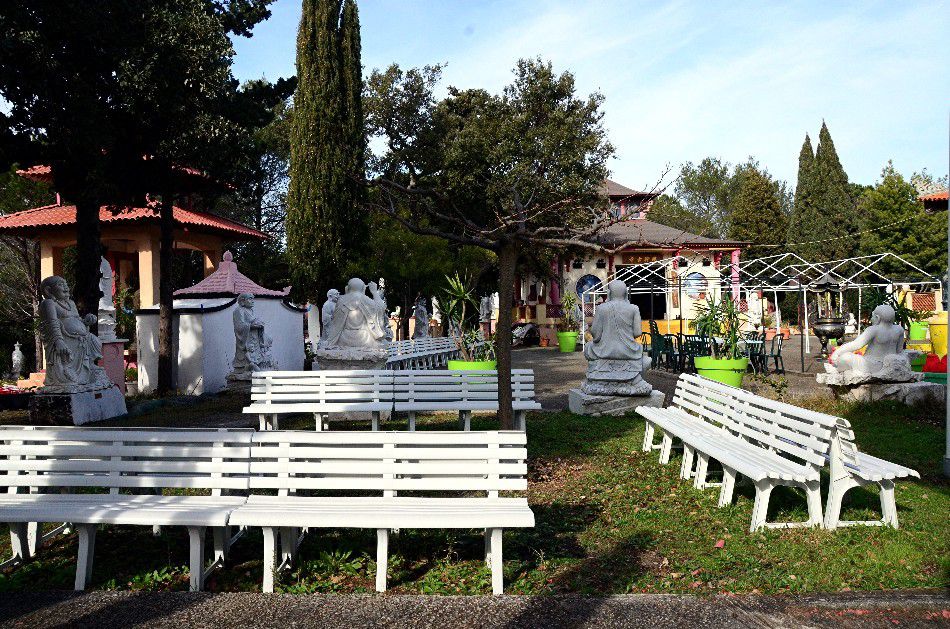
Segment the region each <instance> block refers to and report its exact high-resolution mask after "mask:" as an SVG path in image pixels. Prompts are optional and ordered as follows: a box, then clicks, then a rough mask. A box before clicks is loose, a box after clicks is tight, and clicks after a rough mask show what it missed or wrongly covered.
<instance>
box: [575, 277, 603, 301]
mask: <svg viewBox="0 0 950 629" xmlns="http://www.w3.org/2000/svg"><path fill="white" fill-rule="evenodd" d="M599 284H600V278H599V277H597V276H596V275H585V276H584V277H582V278H581V279H579V280H577V286H576V287H575V288H576V289H577V294H578V295H581V296H582V295H583V294H584V293H586V292H587V291H589V290H591V289H592V288H594V287H595V286H598V285H599Z"/></svg>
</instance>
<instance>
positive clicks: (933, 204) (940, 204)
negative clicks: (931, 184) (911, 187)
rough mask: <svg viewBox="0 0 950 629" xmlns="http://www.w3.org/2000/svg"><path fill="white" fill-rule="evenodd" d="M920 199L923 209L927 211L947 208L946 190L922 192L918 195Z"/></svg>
mask: <svg viewBox="0 0 950 629" xmlns="http://www.w3.org/2000/svg"><path fill="white" fill-rule="evenodd" d="M920 200H921V202H923V204H924V209H925V210H927V211H928V212H933V211H940V210H946V209H947V204H948V195H947V191H946V190H940V191H938V192H931V193H929V194H922V195H920Z"/></svg>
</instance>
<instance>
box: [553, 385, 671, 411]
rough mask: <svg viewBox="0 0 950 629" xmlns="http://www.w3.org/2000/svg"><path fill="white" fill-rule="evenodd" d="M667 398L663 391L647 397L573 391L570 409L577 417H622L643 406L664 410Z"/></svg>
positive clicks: (570, 397) (569, 401) (570, 396)
mask: <svg viewBox="0 0 950 629" xmlns="http://www.w3.org/2000/svg"><path fill="white" fill-rule="evenodd" d="M665 398H666V396H665V395H663V392H662V391H651V392H649V393H647V394H646V395H591V394H589V393H584V391H582V390H581V389H571V390H570V392H569V393H568V407H569V408H570V410H571V412H572V413H575V414H577V415H589V416H591V417H600V416H602V415H610V416H613V417H620V416H621V415H627V414H628V413H633V412H635V411H636V410H637V409H638V408H639V407H641V406H646V407H653V408H662V407H663V401H664V400H665Z"/></svg>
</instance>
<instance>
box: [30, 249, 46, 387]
mask: <svg viewBox="0 0 950 629" xmlns="http://www.w3.org/2000/svg"><path fill="white" fill-rule="evenodd" d="M35 247H36V250H37V251H36V255H34V256H33V260H32V262H31V264H30V273H31V274H32V276H33V290H32V295H31V296H30V301H31V305H32V306H33V321H35V322H36V324H37V325H36V326H34V329H33V347H34V349H35V350H36V371H40V370H42V369H43V367H44V356H43V337H41V336H40V326H39V321H40V300H41V299H42V298H43V296H42V295H41V294H40V280H41V279H42V278H40V256H39V252H38V250H39V248H40V247H39V244H37V245H35Z"/></svg>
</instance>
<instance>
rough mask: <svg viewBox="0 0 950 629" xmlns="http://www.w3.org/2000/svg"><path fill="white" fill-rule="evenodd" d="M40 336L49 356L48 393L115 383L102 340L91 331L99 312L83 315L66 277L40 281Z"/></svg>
mask: <svg viewBox="0 0 950 629" xmlns="http://www.w3.org/2000/svg"><path fill="white" fill-rule="evenodd" d="M40 288H41V291H42V293H43V297H44V299H43V301H42V302H40V337H41V338H42V340H43V352H44V354H45V356H46V382H45V385H44V386H43V388H42V389H41V391H42V392H45V393H81V392H84V391H93V390H97V389H105V388H109V387H112V386H113V384H112V383H111V382H110V381H109V378H108V377H107V376H106V372H105V370H104V369H103V368H102V367H100V366H99V365H98V364H97V362H96V361H98V360H99V359H101V358H102V342H101V341H100V340H99V339H98V338H97V337H96V335H94V334H92V333H91V332H90V331H89V328H90V327H91V326H92V325H93V324H94V323H96V315H93V314H87V315H86V316H85V317H80V316H79V311H78V310H77V309H76V304H75V302H73V300H72V299H70V298H69V286H68V285H67V284H66V280H64V279H63V278H61V277H59V276H58V275H53V276H50V277H47V278H46V279H45V280H43V282H42V283H41V285H40Z"/></svg>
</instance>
